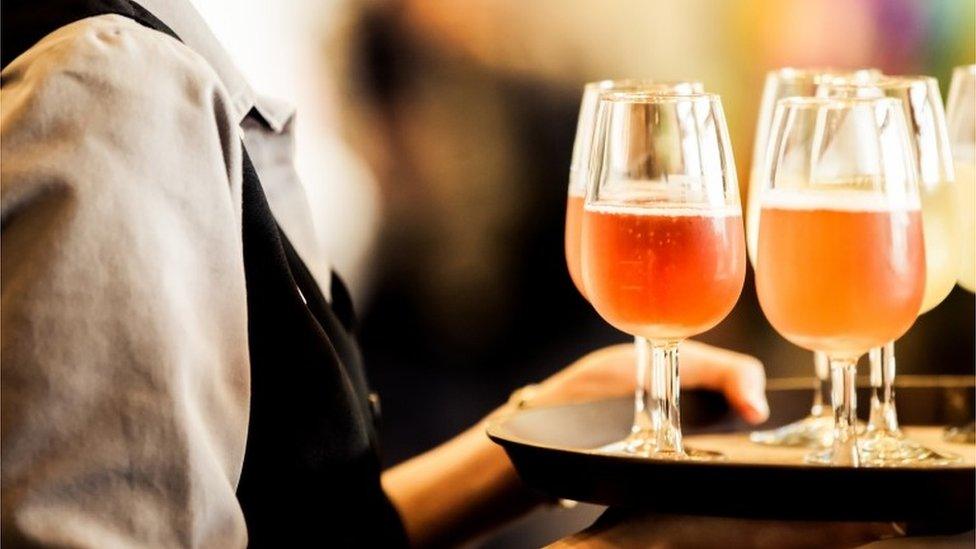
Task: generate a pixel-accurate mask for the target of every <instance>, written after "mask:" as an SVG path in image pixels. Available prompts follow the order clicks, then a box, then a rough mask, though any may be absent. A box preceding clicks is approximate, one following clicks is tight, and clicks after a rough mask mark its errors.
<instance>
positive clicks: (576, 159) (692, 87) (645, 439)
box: [565, 79, 704, 453]
mask: <svg viewBox="0 0 976 549" xmlns="http://www.w3.org/2000/svg"><path fill="white" fill-rule="evenodd" d="M609 91H635V92H643V93H672V94H686V93H701V92H703V91H704V87H703V86H702V84H701V83H700V82H695V81H673V82H662V81H656V80H649V79H626V80H601V81H599V82H590V83H588V84H586V86H584V88H583V99H582V101H581V102H580V111H579V120H578V122H577V124H576V140H575V141H574V143H573V156H572V163H571V164H570V168H569V192H568V196H567V199H566V238H565V246H566V265H567V267H568V268H569V275H570V278H572V280H573V284H575V285H576V289H577V290H579V292H580V294H582V295H583V297H584V298H585V297H586V291H585V290H584V289H583V279H582V276H581V274H580V252H581V250H580V232H581V228H582V221H583V200H584V197H585V194H586V181H587V179H588V174H589V164H590V157H591V155H592V153H593V150H592V145H593V131H594V129H595V126H596V118H597V105H598V103H599V100H600V94H602V93H604V92H609ZM634 347H635V350H636V351H637V383H636V385H635V390H634V422H633V424H632V426H631V429H630V435H628V437H627V439H626V441H625V444H624V449H625V450H626V451H628V452H632V453H646V452H648V451H649V449H650V448H652V447H653V445H654V440H655V427H654V426H655V419H654V418H653V417H651V413H650V412H651V411H650V408H649V407H648V403H647V399H648V395H649V392H650V389H649V385H650V379H649V376H648V372H649V365H650V356H651V350H650V346H649V344H648V342H647V340H646V339H644V338H643V337H642V336H635V337H634Z"/></svg>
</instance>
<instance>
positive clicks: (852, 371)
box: [830, 357, 861, 467]
mask: <svg viewBox="0 0 976 549" xmlns="http://www.w3.org/2000/svg"><path fill="white" fill-rule="evenodd" d="M830 376H831V380H830V385H831V387H830V389H831V391H830V401H831V406H832V408H833V410H834V445H833V453H832V457H831V463H832V464H833V465H847V466H852V467H857V466H859V465H860V464H861V456H860V454H859V453H858V449H857V392H856V387H855V381H856V376H857V359H850V358H833V357H832V358H831V359H830Z"/></svg>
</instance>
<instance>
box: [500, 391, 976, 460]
mask: <svg viewBox="0 0 976 549" xmlns="http://www.w3.org/2000/svg"><path fill="white" fill-rule="evenodd" d="M864 379H865V380H866V379H867V378H864ZM899 379H901V380H902V383H900V384H899V383H897V382H898V380H899ZM812 380H813V378H812V377H807V378H804V377H790V378H774V379H772V380H769V381H770V382H769V383H767V386H766V391H767V392H770V391H787V390H803V389H807V388H809V386H810V383H811V381H812ZM895 381H896V387H898V386H902V387H939V388H954V387H960V388H968V387H976V376H910V375H908V376H901V377H899V378H896V380H895ZM801 382H802V383H803V385H800V383H801ZM859 385H860V384H859ZM623 399H630V397H614V398H605V399H595V400H587V401H581V402H574V403H566V404H556V405H549V406H534V407H529V408H524V409H521V410H517V411H515V412H512V413H510V414H506V415H503V416H500V417H496V418H492V419H491V420H489V421H488V423H487V425H486V427H485V433H486V434H487V436H488V438H489V439H491V440H492V442H494V443H495V444H498V445H499V446H501V447H502V448H504V449H506V451H507V450H508V448H509V445H517V446H527V447H530V448H534V449H540V450H546V451H550V452H558V453H562V454H569V455H574V456H587V455H588V456H595V457H598V458H600V459H612V460H620V461H627V462H633V463H641V464H653V465H657V466H669V465H676V464H680V465H681V466H682V467H698V466H701V467H723V468H729V469H766V470H768V469H781V470H784V471H800V470H803V471H814V470H818V471H823V470H833V471H855V470H856V471H871V473H867V474H885V473H874V472H876V471H883V472H886V473H887V474H897V473H900V472H906V471H926V472H930V471H946V470H951V471H974V472H976V464H958V465H940V466H924V465H923V466H910V467H851V466H839V465H829V464H812V463H796V464H789V463H755V462H730V461H728V460H702V461H698V460H668V459H655V458H651V457H643V456H628V455H623V454H611V453H605V452H600V451H599V450H597V449H587V448H565V447H560V446H555V445H552V444H545V443H541V442H536V441H532V440H528V439H526V438H524V437H520V436H517V435H514V434H513V433H511V432H510V431H508V430H507V429H506V427H505V424H506V423H508V422H509V421H511V420H512V419H513V418H515V417H516V416H519V415H521V414H525V413H531V412H537V411H545V410H558V409H568V408H578V407H581V406H593V405H597V404H600V403H607V402H615V401H619V400H623ZM690 436H694V435H690Z"/></svg>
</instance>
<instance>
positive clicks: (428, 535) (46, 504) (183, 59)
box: [0, 0, 768, 547]
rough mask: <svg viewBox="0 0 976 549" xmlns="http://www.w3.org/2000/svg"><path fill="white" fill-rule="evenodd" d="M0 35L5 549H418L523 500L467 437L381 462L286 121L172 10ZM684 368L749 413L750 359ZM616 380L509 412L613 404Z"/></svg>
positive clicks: (610, 351) (75, 4)
mask: <svg viewBox="0 0 976 549" xmlns="http://www.w3.org/2000/svg"><path fill="white" fill-rule="evenodd" d="M2 37H3V43H2V52H0V54H2V63H3V69H2V92H0V93H2V97H0V109H2V110H0V143H2V145H0V146H2V167H0V182H2V294H3V298H2V299H3V301H2V348H0V353H2V357H3V358H2V380H0V383H2V463H3V466H2V473H0V474H2V487H0V488H2V536H3V537H2V542H3V544H4V545H5V546H7V547H14V546H20V545H41V546H82V547H115V546H122V547H130V546H145V547H186V546H201V547H238V546H243V545H246V544H248V543H250V544H251V545H254V546H292V545H297V544H299V543H300V544H303V545H305V544H315V545H324V546H349V545H356V546H370V547H371V546H384V547H385V546H402V545H407V544H414V545H425V544H435V543H449V542H456V541H460V540H463V539H465V538H467V537H470V536H472V535H474V534H476V533H478V532H480V531H483V530H484V529H486V528H489V527H491V526H494V525H496V524H498V523H500V522H502V521H504V520H507V519H509V518H512V517H514V516H516V515H518V514H519V513H522V512H524V511H526V510H528V509H529V508H531V507H532V506H534V505H537V504H538V503H539V501H538V500H537V499H536V498H535V497H534V496H532V495H531V493H530V492H529V491H528V490H526V489H525V488H524V487H523V486H522V485H521V483H520V482H519V480H518V478H517V476H516V475H515V473H514V471H513V469H512V468H511V465H510V464H509V462H508V460H507V459H506V457H505V455H504V453H503V452H502V451H501V450H500V449H499V448H497V447H496V446H494V445H493V444H491V443H490V442H489V441H488V439H487V438H486V437H485V435H484V425H483V424H479V425H475V426H473V427H472V428H471V429H469V430H468V431H466V432H465V433H463V434H461V435H459V436H458V437H456V438H454V439H452V440H450V441H448V442H447V443H445V444H443V445H441V446H440V447H438V448H435V449H433V450H431V451H429V452H427V453H425V454H423V455H420V456H418V457H415V458H413V459H412V460H409V461H407V462H405V463H403V464H401V465H399V466H397V467H395V468H393V469H391V470H388V471H386V472H383V471H381V468H380V461H379V457H378V453H377V447H378V445H377V440H376V428H375V421H376V417H375V416H376V415H377V406H376V402H377V400H376V398H375V396H374V395H372V394H371V393H370V391H369V387H368V384H367V382H366V378H365V375H364V370H363V368H362V365H361V359H360V356H359V352H358V350H357V347H356V344H355V341H354V339H353V337H352V336H351V332H350V330H351V329H352V326H353V317H352V306H351V303H350V301H349V296H348V293H347V292H346V290H345V288H344V286H343V285H342V283H341V281H340V280H339V279H338V277H334V276H333V275H332V273H331V272H330V270H329V269H328V267H327V261H326V257H325V255H324V254H323V253H322V250H320V249H319V247H318V244H317V243H316V241H315V238H314V233H313V232H312V228H311V214H310V212H309V211H308V207H307V205H306V201H305V198H304V195H303V192H302V187H301V185H300V183H299V181H298V180H297V177H296V174H295V170H294V168H293V164H292V158H291V153H292V136H291V129H292V126H293V123H294V113H293V112H292V110H290V109H289V108H287V107H286V106H283V105H282V104H281V103H279V102H276V101H272V100H269V99H266V98H263V97H261V96H259V95H256V94H255V93H254V91H253V90H252V89H251V87H250V86H249V84H248V83H247V82H246V81H245V79H244V78H243V77H242V76H241V75H240V73H238V72H237V70H235V68H234V66H233V64H232V63H231V61H230V60H229V59H228V58H227V55H226V53H225V52H224V51H223V50H222V49H221V47H220V46H219V44H217V42H216V41H215V39H214V38H213V36H212V35H211V33H210V32H209V30H208V29H207V26H206V24H205V23H204V22H203V21H202V19H201V18H200V16H199V15H198V14H197V13H196V11H195V10H194V9H193V8H192V7H191V6H190V5H189V4H188V3H186V1H185V0H144V1H142V2H140V3H138V4H137V3H135V2H132V1H128V0H77V1H64V0H61V1H53V0H52V1H42V2H29V3H28V2H7V3H5V5H4V13H3V29H2ZM684 353H685V356H684V357H683V367H684V371H683V372H682V374H683V381H685V385H686V386H687V385H700V386H707V387H711V388H715V389H720V390H723V391H724V392H725V393H726V395H727V396H728V397H729V399H730V401H731V402H732V404H733V406H734V407H735V408H736V409H737V410H739V411H740V413H742V414H743V415H744V416H745V417H746V419H748V420H750V421H753V422H758V421H762V420H763V419H765V417H766V415H767V413H768V411H767V409H766V403H765V399H764V396H763V382H764V379H763V375H762V369H761V367H760V365H759V364H758V362H757V361H756V360H755V359H753V358H751V357H747V356H744V355H739V354H736V353H732V352H729V351H723V350H719V349H715V348H712V347H708V346H706V345H702V344H695V343H693V342H689V343H688V344H687V345H686V347H685V348H684ZM632 364H633V356H632V355H631V351H630V349H629V347H628V346H618V347H611V348H607V349H603V350H600V351H597V352H595V353H592V354H590V355H588V356H586V357H583V358H582V359H580V360H579V361H577V362H576V363H574V364H573V365H570V366H569V367H567V368H566V369H565V370H563V371H562V372H560V373H559V374H557V375H555V376H553V377H552V378H550V379H548V380H545V381H544V382H542V383H541V384H539V385H538V386H537V387H536V388H535V390H534V391H531V392H528V391H526V392H522V393H520V394H521V395H522V398H520V399H519V401H520V402H519V404H529V405H534V404H550V403H555V402H564V401H569V400H582V399H592V398H600V397H606V396H610V395H621V394H624V393H626V392H627V391H628V390H631V388H632V386H633V379H632V373H631V367H632ZM513 405H514V404H507V405H504V406H503V407H502V408H501V409H500V410H505V409H506V408H511V407H512V406H513Z"/></svg>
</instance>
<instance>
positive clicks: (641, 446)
mask: <svg viewBox="0 0 976 549" xmlns="http://www.w3.org/2000/svg"><path fill="white" fill-rule="evenodd" d="M636 434H637V433H632V434H631V435H630V436H628V437H627V438H625V439H623V440H620V441H617V442H612V443H610V444H607V445H606V446H601V447H599V448H597V449H596V451H597V452H600V453H601V454H614V455H624V456H632V457H644V458H649V459H664V460H674V461H684V460H689V461H715V460H723V459H726V458H725V455H723V454H720V453H718V452H712V451H709V450H697V449H695V448H685V451H684V452H659V451H658V450H657V445H656V444H655V443H654V441H653V440H648V439H644V440H642V441H638V440H637V439H635V438H633V437H635V435H636Z"/></svg>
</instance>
